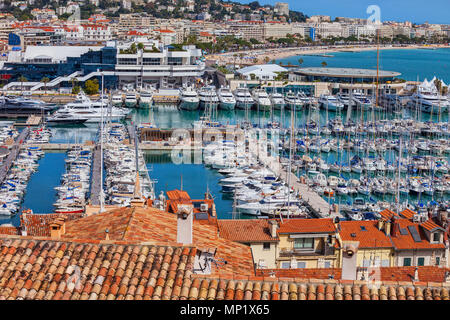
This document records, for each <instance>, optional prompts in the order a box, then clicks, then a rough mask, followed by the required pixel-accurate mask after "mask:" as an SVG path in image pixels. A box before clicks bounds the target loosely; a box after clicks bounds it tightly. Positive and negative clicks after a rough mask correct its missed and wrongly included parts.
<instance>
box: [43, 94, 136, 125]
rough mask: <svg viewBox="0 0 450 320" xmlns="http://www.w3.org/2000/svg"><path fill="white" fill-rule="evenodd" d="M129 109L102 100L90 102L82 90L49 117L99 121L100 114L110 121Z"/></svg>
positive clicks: (121, 116)
mask: <svg viewBox="0 0 450 320" xmlns="http://www.w3.org/2000/svg"><path fill="white" fill-rule="evenodd" d="M128 113H129V111H127V110H125V109H122V108H117V107H113V106H111V105H109V104H104V103H103V102H98V101H97V102H92V101H91V99H89V97H87V96H86V95H85V94H84V93H83V92H80V93H79V94H78V95H77V98H76V100H75V101H73V102H69V103H67V104H65V105H64V106H63V107H62V108H60V109H58V110H57V111H56V112H55V113H54V114H53V117H52V118H51V119H65V120H67V121H68V120H69V119H70V118H73V119H74V120H75V121H77V120H79V119H80V118H81V119H87V120H86V122H100V121H101V119H102V116H103V117H104V119H105V121H106V119H107V118H108V119H110V120H111V121H117V120H120V119H123V118H124V117H125V116H126V115H127V114H128Z"/></svg>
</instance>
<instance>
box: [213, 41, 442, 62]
mask: <svg viewBox="0 0 450 320" xmlns="http://www.w3.org/2000/svg"><path fill="white" fill-rule="evenodd" d="M435 48H449V46H445V45H428V46H423V45H407V46H393V45H388V46H380V48H379V49H380V50H392V49H397V50H398V49H406V50H408V49H435ZM371 50H377V46H376V45H371V46H323V47H294V48H275V49H256V50H249V51H236V52H226V53H221V54H214V55H209V56H206V59H208V60H216V61H217V63H219V64H224V63H226V64H228V63H235V64H244V65H245V64H246V65H252V64H262V63H266V61H272V60H278V59H283V58H287V57H292V56H300V55H320V54H328V53H331V52H360V51H371Z"/></svg>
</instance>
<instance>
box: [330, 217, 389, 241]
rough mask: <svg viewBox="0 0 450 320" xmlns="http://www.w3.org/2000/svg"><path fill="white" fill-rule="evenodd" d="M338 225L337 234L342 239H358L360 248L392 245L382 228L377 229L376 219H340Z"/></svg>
mask: <svg viewBox="0 0 450 320" xmlns="http://www.w3.org/2000/svg"><path fill="white" fill-rule="evenodd" d="M340 225H341V231H340V232H339V235H340V237H341V239H342V240H343V241H359V247H360V248H391V247H392V242H391V241H390V240H389V237H387V236H386V234H385V233H384V232H383V231H382V230H378V228H377V221H374V220H369V221H341V222H340ZM361 227H364V229H365V230H362V229H361Z"/></svg>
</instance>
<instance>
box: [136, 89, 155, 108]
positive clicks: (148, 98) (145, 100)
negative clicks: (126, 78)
mask: <svg viewBox="0 0 450 320" xmlns="http://www.w3.org/2000/svg"><path fill="white" fill-rule="evenodd" d="M152 102H153V95H152V93H151V92H146V91H141V92H140V93H139V107H140V108H150V106H151V105H152Z"/></svg>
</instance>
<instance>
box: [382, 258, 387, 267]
mask: <svg viewBox="0 0 450 320" xmlns="http://www.w3.org/2000/svg"><path fill="white" fill-rule="evenodd" d="M381 266H382V267H389V259H386V260H381Z"/></svg>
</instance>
